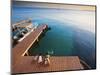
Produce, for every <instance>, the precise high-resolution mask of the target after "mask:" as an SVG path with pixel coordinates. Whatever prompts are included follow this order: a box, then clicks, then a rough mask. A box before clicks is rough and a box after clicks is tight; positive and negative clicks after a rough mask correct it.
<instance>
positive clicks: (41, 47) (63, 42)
mask: <svg viewBox="0 0 100 75" xmlns="http://www.w3.org/2000/svg"><path fill="white" fill-rule="evenodd" d="M60 13H64V14H65V17H67V16H66V14H70V15H73V14H76V13H77V14H78V13H84V15H85V14H91V13H93V12H91V11H75V10H63V9H62V10H61V9H60V10H59V9H47V8H31V7H30V8H29V7H13V8H12V23H15V22H18V21H20V20H24V19H27V18H32V22H33V25H34V24H36V23H37V24H38V25H40V24H42V23H46V24H48V26H49V27H50V28H51V30H49V31H47V32H46V34H45V36H44V37H43V38H42V39H41V40H40V41H39V44H38V46H32V47H31V49H30V50H31V52H32V54H33V55H34V54H35V53H42V54H45V53H47V52H48V51H49V52H51V53H52V55H53V56H74V55H76V56H79V57H80V58H81V59H83V60H84V61H85V62H86V63H88V64H89V65H90V66H91V67H92V68H95V67H96V61H95V34H94V33H92V32H90V31H88V30H84V28H80V27H77V26H75V25H74V23H71V22H69V20H66V19H64V21H63V20H62V19H61V20H60V18H59V17H58V16H54V14H55V15H56V14H59V16H60ZM80 16H81V15H80ZM75 24H77V23H75Z"/></svg>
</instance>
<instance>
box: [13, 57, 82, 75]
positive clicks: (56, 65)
mask: <svg viewBox="0 0 100 75" xmlns="http://www.w3.org/2000/svg"><path fill="white" fill-rule="evenodd" d="M33 58H34V56H26V57H25V56H24V57H22V59H21V61H20V62H19V63H17V65H16V66H15V68H14V69H13V72H14V73H29V72H49V71H63V70H66V71H67V70H80V69H83V67H82V65H81V64H80V61H79V58H78V56H52V57H50V61H51V64H50V66H43V65H39V64H38V63H37V62H34V61H33Z"/></svg>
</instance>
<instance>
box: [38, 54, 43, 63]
mask: <svg viewBox="0 0 100 75" xmlns="http://www.w3.org/2000/svg"><path fill="white" fill-rule="evenodd" d="M42 62H43V58H42V55H41V53H40V54H39V57H38V63H39V64H42Z"/></svg>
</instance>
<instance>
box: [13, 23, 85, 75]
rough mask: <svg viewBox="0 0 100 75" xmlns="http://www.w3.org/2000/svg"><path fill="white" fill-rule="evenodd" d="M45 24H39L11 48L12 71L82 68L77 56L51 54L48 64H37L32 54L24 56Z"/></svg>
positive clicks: (27, 71)
mask: <svg viewBox="0 0 100 75" xmlns="http://www.w3.org/2000/svg"><path fill="white" fill-rule="evenodd" d="M46 28H47V25H45V24H44V25H41V26H39V27H38V28H36V30H34V31H33V32H31V33H30V34H29V35H28V36H27V37H26V38H24V39H23V40H22V41H21V42H19V43H18V44H17V45H16V46H15V47H14V48H12V73H29V72H31V73H32V72H48V71H63V70H80V69H83V67H82V65H81V63H80V60H79V58H78V56H57V57H56V56H51V57H50V61H51V64H50V66H47V67H46V66H43V65H41V66H40V65H39V64H37V63H36V62H34V61H33V57H34V56H24V55H25V53H27V51H28V50H29V48H30V47H31V46H32V44H34V42H35V41H37V40H38V37H39V36H40V35H41V33H42V32H43V30H44V29H46Z"/></svg>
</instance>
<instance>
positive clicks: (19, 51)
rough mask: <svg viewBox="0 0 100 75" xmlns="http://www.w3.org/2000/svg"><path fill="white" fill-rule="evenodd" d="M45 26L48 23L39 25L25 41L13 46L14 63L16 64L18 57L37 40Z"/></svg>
mask: <svg viewBox="0 0 100 75" xmlns="http://www.w3.org/2000/svg"><path fill="white" fill-rule="evenodd" d="M45 28H46V25H41V26H39V27H38V28H37V29H36V30H34V31H33V32H31V33H30V34H29V35H28V36H27V37H26V38H25V39H23V41H21V42H19V43H18V44H17V45H16V46H15V47H14V48H12V56H13V57H12V58H13V62H12V63H14V64H15V63H16V62H17V59H19V58H20V56H22V54H23V53H24V52H25V51H27V50H28V49H29V48H30V46H31V45H32V44H33V43H34V42H35V41H36V39H37V38H38V36H40V34H41V32H42V31H43V29H45Z"/></svg>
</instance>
